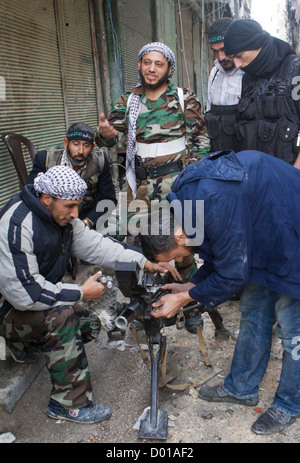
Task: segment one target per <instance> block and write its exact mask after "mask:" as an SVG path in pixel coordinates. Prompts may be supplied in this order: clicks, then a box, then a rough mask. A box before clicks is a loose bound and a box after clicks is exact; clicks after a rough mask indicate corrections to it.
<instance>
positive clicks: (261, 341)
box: [142, 151, 300, 434]
mask: <svg viewBox="0 0 300 463" xmlns="http://www.w3.org/2000/svg"><path fill="white" fill-rule="evenodd" d="M299 195H300V172H299V171H298V169H295V168H294V167H293V166H291V165H289V164H287V163H285V162H283V161H281V160H279V159H276V158H274V157H272V156H269V155H267V154H264V153H260V152H258V151H242V152H240V153H237V154H234V153H233V152H230V151H225V152H223V153H218V154H212V155H209V156H207V157H206V158H205V159H203V160H202V161H201V162H198V163H196V164H194V165H191V166H188V167H186V168H185V169H184V170H183V171H182V173H181V174H180V175H179V177H178V178H177V179H176V181H175V183H174V185H173V187H172V193H170V195H169V197H168V199H169V201H170V203H171V205H172V204H173V208H174V210H175V216H177V219H178V224H177V225H174V227H173V231H172V226H171V224H169V230H171V231H170V233H169V235H167V234H166V233H165V234H164V233H163V229H164V230H167V228H166V227H165V226H164V227H163V226H162V225H160V227H161V228H160V229H158V232H157V234H156V235H152V236H151V235H150V234H148V235H146V234H144V235H143V236H142V247H143V252H144V254H145V256H146V257H148V259H153V260H156V261H170V260H171V259H175V260H177V261H179V262H180V260H182V259H183V258H184V257H186V256H187V255H189V254H192V253H194V252H197V253H198V254H199V256H200V258H201V259H203V260H204V262H205V264H204V265H203V266H202V267H200V268H199V270H198V272H197V273H196V274H195V275H194V276H193V277H192V278H191V280H190V281H189V282H188V283H186V284H184V285H180V284H177V283H175V284H172V285H166V286H165V289H169V290H171V291H172V292H171V294H167V295H164V296H163V297H161V299H160V300H159V301H157V302H156V303H155V304H153V311H152V312H151V313H152V315H153V317H167V318H169V317H172V316H174V315H175V314H176V312H177V311H178V310H179V309H180V308H181V307H183V306H185V305H186V304H187V303H189V302H190V301H193V300H195V301H198V302H200V303H202V304H203V305H205V306H207V307H211V308H213V307H217V306H218V305H219V304H221V303H223V302H225V301H227V300H229V299H230V298H231V297H232V296H233V295H234V294H238V293H239V292H240V291H242V290H243V289H244V291H243V294H242V296H241V300H240V311H241V324H240V331H239V337H238V340H237V343H236V347H235V352H234V356H233V360H232V364H231V370H230V373H229V375H228V376H227V377H226V378H225V381H224V384H221V385H218V386H216V387H202V388H201V389H200V390H199V397H200V398H201V399H203V400H207V401H211V402H231V403H236V404H242V405H247V406H254V405H256V404H257V403H258V400H259V398H258V389H259V383H260V382H261V381H262V379H263V376H264V374H265V372H266V368H267V365H268V360H269V357H270V352H271V344H272V328H273V325H274V323H275V322H277V326H276V330H277V335H278V337H279V338H280V339H281V341H282V346H283V349H284V354H283V359H282V372H281V378H280V381H279V385H278V388H277V391H276V394H275V397H274V401H273V403H272V405H271V407H270V408H269V409H268V410H267V411H266V412H264V413H262V414H261V416H260V417H259V418H258V420H256V422H255V423H254V424H253V425H252V428H251V429H252V431H253V432H255V433H257V434H271V433H274V432H278V431H281V430H282V429H284V428H285V427H286V426H289V425H290V424H292V423H294V421H295V418H296V417H297V416H299V413H300V386H299V384H300V360H299V355H298V351H299V339H300V264H299V262H300V234H299V230H300V204H299V201H298V198H299ZM197 201H204V220H202V226H203V225H204V233H203V235H202V241H201V242H199V243H197V240H196V239H195V237H194V236H193V234H189V233H187V232H186V231H185V230H186V223H185V222H186V221H187V220H188V221H189V227H190V230H191V232H190V233H192V231H193V230H192V227H191V223H192V225H195V224H197V220H198V219H199V217H197V214H196V212H195V211H197ZM178 205H180V207H178ZM187 212H189V213H188V214H187ZM161 217H163V215H162V214H161ZM203 222H204V224H203ZM194 229H196V231H197V227H195V226H194ZM198 231H199V230H198Z"/></svg>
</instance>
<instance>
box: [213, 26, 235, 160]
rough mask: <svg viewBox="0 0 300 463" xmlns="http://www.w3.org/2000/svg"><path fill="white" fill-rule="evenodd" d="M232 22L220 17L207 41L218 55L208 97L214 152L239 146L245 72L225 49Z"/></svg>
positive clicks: (216, 55)
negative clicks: (239, 109)
mask: <svg viewBox="0 0 300 463" xmlns="http://www.w3.org/2000/svg"><path fill="white" fill-rule="evenodd" d="M232 22H233V19H231V18H219V19H217V20H216V21H215V22H213V24H212V25H211V26H210V28H209V31H208V41H209V43H210V47H211V49H212V51H213V53H214V55H215V61H214V67H213V68H212V70H211V72H210V75H209V79H208V92H207V93H208V96H207V107H206V110H207V111H206V113H205V121H206V125H207V131H208V134H209V137H210V143H211V151H212V152H214V151H220V150H225V149H232V150H233V151H235V150H236V148H237V143H238V141H237V137H236V134H235V127H234V124H235V115H236V111H237V105H238V102H239V98H240V96H241V88H242V77H243V75H244V73H243V71H241V70H240V69H237V68H236V67H235V65H234V62H233V59H232V58H229V57H228V56H227V55H226V54H225V52H224V36H225V33H226V31H227V29H228V27H229V26H230V24H231V23H232Z"/></svg>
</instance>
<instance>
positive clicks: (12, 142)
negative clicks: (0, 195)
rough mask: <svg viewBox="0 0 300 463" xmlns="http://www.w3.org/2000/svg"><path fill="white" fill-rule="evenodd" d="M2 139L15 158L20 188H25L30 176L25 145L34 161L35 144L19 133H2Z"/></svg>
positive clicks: (13, 158)
mask: <svg viewBox="0 0 300 463" xmlns="http://www.w3.org/2000/svg"><path fill="white" fill-rule="evenodd" d="M2 140H3V141H4V143H5V144H6V146H7V149H8V151H9V154H10V156H11V158H12V160H13V163H14V166H15V169H16V171H17V174H18V177H19V181H20V188H23V187H24V185H25V184H26V181H27V178H28V171H27V167H26V163H25V157H24V154H25V153H24V146H25V147H26V148H27V150H28V153H29V155H30V158H31V160H32V162H33V161H34V157H35V153H36V149H35V146H34V144H33V143H32V142H31V141H30V140H28V138H26V137H23V135H19V134H17V133H4V134H3V135H2Z"/></svg>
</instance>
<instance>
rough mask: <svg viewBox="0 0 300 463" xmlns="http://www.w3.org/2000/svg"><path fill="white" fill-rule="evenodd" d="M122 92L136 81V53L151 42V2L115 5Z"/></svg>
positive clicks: (130, 0)
mask: <svg viewBox="0 0 300 463" xmlns="http://www.w3.org/2000/svg"><path fill="white" fill-rule="evenodd" d="M117 13H118V18H119V20H118V31H119V40H120V50H121V53H122V55H121V61H122V72H123V86H124V91H129V90H131V89H132V88H133V87H135V85H136V83H137V81H138V53H139V51H140V49H141V48H142V47H143V46H144V45H146V44H147V43H149V42H151V41H152V22H151V2H150V1H149V0H123V1H119V2H118V5H117Z"/></svg>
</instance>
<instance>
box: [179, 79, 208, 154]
mask: <svg viewBox="0 0 300 463" xmlns="http://www.w3.org/2000/svg"><path fill="white" fill-rule="evenodd" d="M184 100H185V110H184V119H185V125H186V140H187V145H188V147H189V150H190V156H191V158H194V159H196V160H199V159H201V158H202V157H204V156H206V155H207V154H208V153H209V151H210V140H209V137H208V134H207V130H206V125H205V120H204V116H203V114H202V110H201V103H200V101H199V100H198V98H197V96H196V94H195V93H194V92H193V91H192V90H190V89H186V88H185V89H184Z"/></svg>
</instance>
